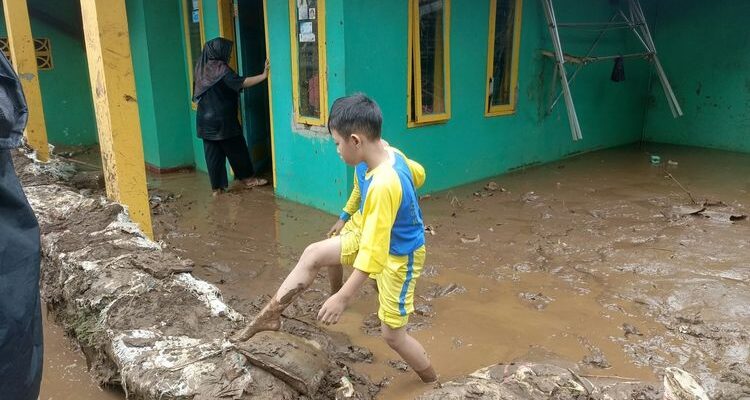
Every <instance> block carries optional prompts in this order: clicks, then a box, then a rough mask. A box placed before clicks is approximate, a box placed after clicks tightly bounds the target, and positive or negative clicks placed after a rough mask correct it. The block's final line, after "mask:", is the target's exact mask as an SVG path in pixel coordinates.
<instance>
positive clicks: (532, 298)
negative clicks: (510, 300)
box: [518, 292, 554, 310]
mask: <svg viewBox="0 0 750 400" xmlns="http://www.w3.org/2000/svg"><path fill="white" fill-rule="evenodd" d="M518 298H520V299H521V300H522V301H524V302H525V303H526V305H528V306H530V307H533V308H536V309H537V310H543V309H545V308H546V307H547V305H548V304H549V303H551V302H552V301H553V300H554V299H552V298H550V297H547V296H545V295H544V294H542V293H533V292H521V293H519V294H518Z"/></svg>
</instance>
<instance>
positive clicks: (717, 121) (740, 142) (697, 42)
mask: <svg viewBox="0 0 750 400" xmlns="http://www.w3.org/2000/svg"><path fill="white" fill-rule="evenodd" d="M654 3H655V5H656V18H657V23H656V29H655V32H654V40H655V42H656V48H657V50H658V51H659V56H660V57H661V60H662V63H663V65H664V69H665V70H666V71H667V76H668V77H669V79H670V81H671V83H672V86H673V88H674V91H675V93H676V95H677V98H678V100H679V101H680V104H681V106H682V109H683V112H684V113H685V115H684V116H683V117H682V118H679V119H673V118H672V114H671V112H670V110H669V106H668V105H667V103H666V99H665V98H664V94H663V92H662V89H661V85H659V83H658V78H657V77H656V76H654V77H653V84H652V88H651V101H650V102H649V103H648V110H647V114H646V115H647V118H646V123H645V138H646V140H648V141H654V142H665V143H676V144H683V145H690V146H701V147H710V148H716V149H723V150H731V151H742V152H750V117H748V110H749V109H750V73H749V72H748V71H750V44H748V40H747V38H748V25H747V16H749V15H750V3H748V2H743V1H730V0H717V1H713V2H711V3H710V4H709V3H706V2H702V1H697V0H688V1H685V0H681V1H677V0H663V1H655V2H654Z"/></svg>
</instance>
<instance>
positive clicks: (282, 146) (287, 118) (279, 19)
mask: <svg viewBox="0 0 750 400" xmlns="http://www.w3.org/2000/svg"><path fill="white" fill-rule="evenodd" d="M344 2H345V1H344V0H328V1H326V9H327V10H326V11H327V12H326V36H327V55H328V97H329V105H330V103H331V102H332V99H335V98H337V97H340V96H342V95H344V94H345V93H346V87H345V82H346V78H345V76H346V72H347V71H346V68H345V60H346V57H345V50H346V45H345V42H344V27H345V23H344ZM268 20H269V37H270V53H271V54H270V59H271V64H272V85H273V87H272V90H273V119H274V121H273V123H274V139H275V141H274V145H275V147H276V149H275V150H276V179H277V185H278V186H277V188H276V193H277V195H279V196H281V197H284V198H287V199H290V200H294V201H297V202H301V203H304V204H307V205H310V206H313V207H317V208H320V209H323V210H326V211H330V212H336V211H337V210H339V209H340V208H341V206H342V205H343V203H344V202H346V199H347V198H348V196H349V193H348V188H349V187H350V180H351V178H350V175H351V173H350V170H349V168H347V167H346V165H345V164H344V163H343V162H342V161H341V160H340V159H339V157H338V154H336V148H335V146H334V144H333V141H332V140H331V138H330V136H329V135H328V134H327V133H326V132H325V131H321V130H319V131H311V130H307V129H302V128H300V127H296V126H294V124H293V118H292V110H293V107H292V86H291V84H292V78H291V73H292V71H291V43H290V34H289V2H288V1H268Z"/></svg>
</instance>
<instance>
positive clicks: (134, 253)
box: [14, 153, 378, 399]
mask: <svg viewBox="0 0 750 400" xmlns="http://www.w3.org/2000/svg"><path fill="white" fill-rule="evenodd" d="M14 162H15V165H16V170H17V171H18V175H19V178H20V179H21V182H22V184H23V186H24V190H25V192H26V195H27V197H28V199H29V202H30V204H31V205H32V207H33V209H34V211H35V213H36V215H37V218H38V220H39V224H40V227H41V232H42V247H43V248H42V253H43V262H42V298H43V301H44V302H45V303H46V305H47V307H48V310H49V311H50V312H51V313H52V315H54V317H55V319H56V320H57V322H58V323H59V324H60V325H62V326H63V327H64V328H65V330H66V331H67V332H68V333H69V334H70V335H71V336H72V337H73V338H74V340H75V341H76V342H77V343H78V344H79V345H80V347H81V349H82V351H83V353H84V354H85V356H86V359H87V362H88V364H89V368H90V372H91V374H92V376H93V377H94V378H95V379H96V380H97V381H98V382H99V383H100V384H108V385H119V386H121V387H122V388H123V390H124V391H125V393H126V395H127V396H128V397H132V398H138V399H245V398H248V399H249V398H253V399H256V398H257V399H299V398H335V397H336V396H337V393H336V392H337V391H338V392H340V393H339V394H338V396H340V397H341V396H343V397H344V398H359V399H369V398H372V397H373V396H374V395H375V394H376V393H377V391H378V387H377V386H375V385H373V384H372V383H371V382H370V381H369V380H367V379H366V378H365V377H362V376H358V375H356V374H354V373H353V372H351V371H350V368H349V366H348V365H347V359H349V358H351V359H356V360H361V358H362V357H363V356H364V357H371V354H369V352H367V351H366V350H363V349H358V348H356V347H355V346H346V345H342V344H341V343H342V341H341V340H340V338H339V340H336V341H334V340H332V339H331V338H330V337H329V336H328V335H327V334H326V333H325V332H324V331H322V330H320V329H318V328H317V327H315V326H312V325H309V324H305V323H302V322H297V323H296V325H295V324H292V325H294V326H293V328H294V330H295V333H298V334H297V335H294V334H289V333H286V332H273V333H263V334H259V335H256V337H254V338H253V339H251V340H250V341H248V342H245V343H242V344H239V345H234V344H232V343H230V342H229V341H228V340H227V338H228V337H229V335H230V334H231V333H233V332H234V331H236V330H237V329H238V328H240V327H241V326H242V325H243V324H244V323H245V321H244V317H243V316H242V315H241V314H239V313H237V312H236V311H235V310H233V309H232V308H231V307H229V306H228V305H227V304H226V303H225V302H224V301H223V299H222V297H221V293H220V292H219V290H218V289H217V288H216V287H215V286H213V285H211V284H210V283H207V282H205V281H202V280H199V279H196V278H195V277H193V275H192V274H191V273H190V271H191V270H192V267H193V266H192V262H191V261H189V260H184V259H180V258H179V257H178V256H176V255H175V254H174V253H172V252H171V251H168V250H165V249H163V248H162V246H161V245H160V244H159V243H155V242H153V241H151V240H149V239H148V238H146V237H145V236H144V235H143V234H142V233H141V232H140V230H139V229H138V228H137V226H136V225H135V224H133V223H132V222H131V221H130V219H129V218H128V214H127V210H125V209H123V207H122V206H121V205H119V204H116V203H113V202H111V201H108V200H106V199H105V198H103V197H101V196H92V195H91V192H90V190H91V188H90V187H89V186H88V185H89V184H88V183H86V185H85V186H84V187H83V188H80V189H74V188H73V187H71V186H69V184H71V182H78V181H79V180H80V179H79V180H76V178H75V177H76V173H75V172H76V171H75V168H73V167H71V166H70V165H69V164H66V163H64V162H62V161H60V160H59V159H53V161H51V162H50V163H47V164H41V163H36V162H32V161H31V160H29V159H28V158H26V157H25V156H24V155H22V154H20V153H19V154H14ZM94 180H96V179H94ZM85 181H86V182H89V181H90V180H85ZM300 325H308V326H300ZM303 336H304V337H303ZM363 354H364V355H363Z"/></svg>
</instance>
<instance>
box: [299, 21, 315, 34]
mask: <svg viewBox="0 0 750 400" xmlns="http://www.w3.org/2000/svg"><path fill="white" fill-rule="evenodd" d="M299 33H313V23H312V22H303V23H301V24H299Z"/></svg>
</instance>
